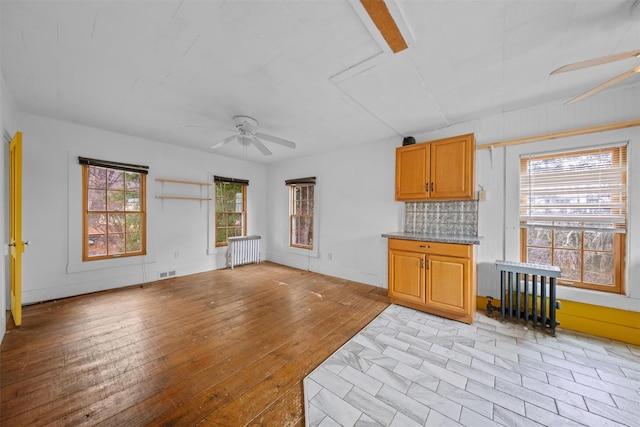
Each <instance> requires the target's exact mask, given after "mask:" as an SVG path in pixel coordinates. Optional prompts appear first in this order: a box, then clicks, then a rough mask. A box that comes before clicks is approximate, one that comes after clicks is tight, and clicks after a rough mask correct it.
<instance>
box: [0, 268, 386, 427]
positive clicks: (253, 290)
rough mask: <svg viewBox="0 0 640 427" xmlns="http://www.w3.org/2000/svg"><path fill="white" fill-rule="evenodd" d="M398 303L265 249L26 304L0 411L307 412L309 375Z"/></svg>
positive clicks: (229, 422) (167, 417) (91, 419)
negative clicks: (170, 275) (273, 258)
mask: <svg viewBox="0 0 640 427" xmlns="http://www.w3.org/2000/svg"><path fill="white" fill-rule="evenodd" d="M388 305H389V302H388V298H387V295H386V289H382V288H377V287H373V286H368V285H364V284H361V283H355V282H350V281H347V280H343V279H337V278H334V277H329V276H323V275H320V274H317V273H311V272H308V271H303V270H297V269H293V268H289V267H284V266H281V265H277V264H273V263H268V262H265V263H261V264H253V265H246V266H242V267H238V268H236V269H234V270H216V271H211V272H206V273H200V274H195V275H191V276H184V277H179V278H174V279H168V280H163V281H158V282H151V283H146V284H143V285H138V286H132V287H128V288H123V289H117V290H111V291H105V292H100V293H95V294H90V295H85V296H80V297H73V298H67V299H63V300H58V301H50V302H46V303H42V304H36V305H30V306H26V307H24V312H23V324H22V326H20V327H19V328H15V327H13V325H8V332H7V335H6V336H5V337H4V341H3V342H2V347H1V351H0V387H1V390H0V391H1V394H0V399H1V402H0V404H1V406H0V424H1V425H7V426H9V425H11V426H26V425H28V426H35V425H101V426H124V425H126V426H143V425H166V426H170V425H171V426H192V425H215V426H234V427H235V426H244V425H269V426H271V425H278V426H280V425H283V426H284V425H289V426H301V425H304V414H303V404H304V398H303V392H302V379H303V378H304V377H305V376H306V375H307V374H308V373H309V372H311V371H312V370H313V369H314V368H315V367H316V366H318V365H319V364H320V363H321V362H322V361H323V360H325V359H326V358H327V357H328V356H329V355H331V354H332V353H333V352H334V351H335V350H336V349H337V348H339V347H340V346H341V345H342V344H344V343H345V342H346V341H347V340H348V339H349V338H351V337H352V336H353V335H355V334H356V333H357V332H358V331H359V330H360V329H362V328H363V327H364V326H365V325H366V324H367V323H369V322H370V321H371V320H372V319H373V318H374V317H375V316H377V315H378V314H379V313H380V312H381V311H382V310H384V309H385V308H386V307H387V306H388Z"/></svg>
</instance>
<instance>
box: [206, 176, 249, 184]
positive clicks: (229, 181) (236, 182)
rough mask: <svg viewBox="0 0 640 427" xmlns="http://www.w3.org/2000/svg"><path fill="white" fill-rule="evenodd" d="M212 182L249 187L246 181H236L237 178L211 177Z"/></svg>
mask: <svg viewBox="0 0 640 427" xmlns="http://www.w3.org/2000/svg"><path fill="white" fill-rule="evenodd" d="M213 182H227V183H230V184H240V185H249V180H248V179H238V178H227V177H224V176H217V175H214V176H213Z"/></svg>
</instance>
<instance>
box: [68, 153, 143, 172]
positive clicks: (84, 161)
mask: <svg viewBox="0 0 640 427" xmlns="http://www.w3.org/2000/svg"><path fill="white" fill-rule="evenodd" d="M78 162H79V163H80V164H81V165H86V166H97V167H101V168H109V169H118V170H123V171H127V172H137V173H142V174H145V175H146V174H148V173H149V166H142V165H132V164H130V163H122V162H112V161H109V160H98V159H89V158H87V157H78Z"/></svg>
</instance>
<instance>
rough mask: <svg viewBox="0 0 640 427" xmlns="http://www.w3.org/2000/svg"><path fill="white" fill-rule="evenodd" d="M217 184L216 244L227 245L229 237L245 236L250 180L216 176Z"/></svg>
mask: <svg viewBox="0 0 640 427" xmlns="http://www.w3.org/2000/svg"><path fill="white" fill-rule="evenodd" d="M214 182H215V185H216V246H225V245H226V244H227V237H237V236H245V235H246V234H247V233H246V231H247V228H246V198H247V196H246V188H247V186H248V185H249V181H247V180H241V179H234V178H224V177H220V176H216V177H214Z"/></svg>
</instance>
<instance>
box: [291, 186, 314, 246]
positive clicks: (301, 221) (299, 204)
mask: <svg viewBox="0 0 640 427" xmlns="http://www.w3.org/2000/svg"><path fill="white" fill-rule="evenodd" d="M315 182H316V179H315V177H312V178H300V179H292V180H287V181H285V183H286V184H287V185H289V186H290V188H291V189H290V203H291V205H290V209H289V212H290V214H289V231H290V232H289V238H290V240H289V245H290V246H292V247H296V248H304V249H313V219H314V218H313V215H314V214H313V211H314V200H315V195H314V191H315Z"/></svg>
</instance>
